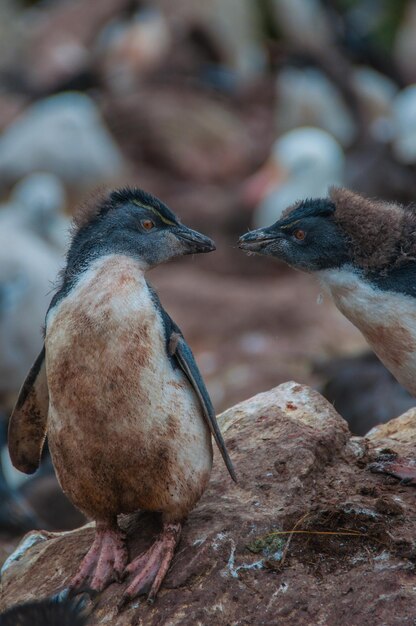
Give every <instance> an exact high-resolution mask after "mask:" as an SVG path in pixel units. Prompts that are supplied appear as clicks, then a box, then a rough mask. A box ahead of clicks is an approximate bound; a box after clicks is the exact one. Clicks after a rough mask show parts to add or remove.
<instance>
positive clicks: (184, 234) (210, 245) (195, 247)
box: [175, 225, 216, 254]
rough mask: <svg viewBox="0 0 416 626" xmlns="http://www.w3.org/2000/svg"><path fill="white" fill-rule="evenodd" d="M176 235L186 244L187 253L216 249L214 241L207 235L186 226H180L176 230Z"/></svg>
mask: <svg viewBox="0 0 416 626" xmlns="http://www.w3.org/2000/svg"><path fill="white" fill-rule="evenodd" d="M175 235H176V237H177V238H178V239H179V240H180V241H181V242H183V243H185V244H186V247H187V251H186V253H187V254H194V253H199V252H212V251H213V250H215V249H216V246H215V243H214V242H213V241H212V239H210V238H209V237H206V236H205V235H202V234H201V233H198V232H197V231H196V230H192V229H191V228H188V227H187V226H182V225H181V226H180V227H179V228H178V229H177V230H176V232H175Z"/></svg>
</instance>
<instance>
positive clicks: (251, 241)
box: [238, 228, 284, 252]
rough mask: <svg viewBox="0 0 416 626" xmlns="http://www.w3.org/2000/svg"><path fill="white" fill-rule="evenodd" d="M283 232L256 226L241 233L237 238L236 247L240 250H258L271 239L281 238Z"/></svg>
mask: <svg viewBox="0 0 416 626" xmlns="http://www.w3.org/2000/svg"><path fill="white" fill-rule="evenodd" d="M283 236H284V235H283V233H282V232H280V231H276V230H271V229H270V228H258V229H257V230H251V231H250V232H249V233H246V234H245V235H242V236H241V237H240V239H239V240H238V247H239V248H241V249H242V250H250V251H252V252H260V250H262V249H263V248H264V247H266V246H267V245H268V244H269V243H271V242H272V241H276V239H282V238H283Z"/></svg>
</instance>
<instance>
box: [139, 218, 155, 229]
mask: <svg viewBox="0 0 416 626" xmlns="http://www.w3.org/2000/svg"><path fill="white" fill-rule="evenodd" d="M142 226H143V228H144V229H145V230H152V228H154V226H155V224H154V222H152V220H142Z"/></svg>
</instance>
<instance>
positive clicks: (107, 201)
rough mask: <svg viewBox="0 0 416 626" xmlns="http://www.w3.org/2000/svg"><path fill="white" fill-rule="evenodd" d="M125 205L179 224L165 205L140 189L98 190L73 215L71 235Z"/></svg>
mask: <svg viewBox="0 0 416 626" xmlns="http://www.w3.org/2000/svg"><path fill="white" fill-rule="evenodd" d="M127 203H131V204H137V205H138V206H141V207H144V208H148V209H151V210H152V211H155V212H156V213H157V215H158V216H159V217H160V218H161V219H162V220H163V221H166V222H167V223H171V224H179V220H178V218H177V217H176V215H175V214H174V213H172V211H171V210H170V209H169V208H168V207H167V206H166V204H164V203H163V202H161V201H160V200H159V199H158V198H155V196H152V195H151V194H150V193H147V192H146V191H143V190H142V189H139V188H137V187H123V188H122V189H116V190H115V191H108V190H103V189H100V190H98V191H96V192H95V193H93V194H91V195H90V197H89V198H88V199H87V200H86V201H85V202H84V203H83V204H82V205H81V206H80V208H79V209H78V210H77V212H76V213H75V215H74V220H73V234H74V235H75V234H77V233H78V232H79V231H80V230H82V229H83V228H86V227H87V226H89V225H90V224H91V223H92V222H94V221H95V220H96V219H98V218H100V217H101V216H103V215H105V214H106V213H108V211H111V210H113V209H114V210H117V208H118V207H120V206H122V205H124V204H127Z"/></svg>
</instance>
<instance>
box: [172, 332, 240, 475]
mask: <svg viewBox="0 0 416 626" xmlns="http://www.w3.org/2000/svg"><path fill="white" fill-rule="evenodd" d="M172 326H173V332H172V334H171V336H170V340H169V354H170V355H171V356H172V357H173V358H175V359H176V362H177V363H178V365H179V367H180V368H181V369H182V370H183V372H184V374H185V375H186V377H187V378H188V380H189V382H190V383H191V385H192V387H193V389H194V391H195V393H196V395H197V396H198V400H199V402H200V403H201V407H202V412H203V414H204V418H205V421H206V423H207V424H208V427H209V429H210V431H211V433H212V435H213V437H214V439H215V443H216V444H217V446H218V448H219V451H220V452H221V456H222V458H223V459H224V463H225V465H226V467H227V469H228V471H229V473H230V476H231V478H232V479H233V481H234V482H237V476H236V474H235V471H234V467H233V464H232V461H231V459H230V456H229V454H228V451H227V448H226V446H225V442H224V439H223V437H222V434H221V431H220V429H219V426H218V422H217V418H216V415H215V411H214V407H213V406H212V402H211V398H210V397H209V394H208V391H207V388H206V387H205V383H204V381H203V378H202V376H201V373H200V371H199V369H198V366H197V364H196V362H195V358H194V355H193V354H192V350H191V348H190V347H189V346H188V344H187V343H186V341H185V339H184V338H183V336H182V334H181V332H180V331H179V328H178V327H177V326H176V324H175V323H174V322H173V321H172Z"/></svg>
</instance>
